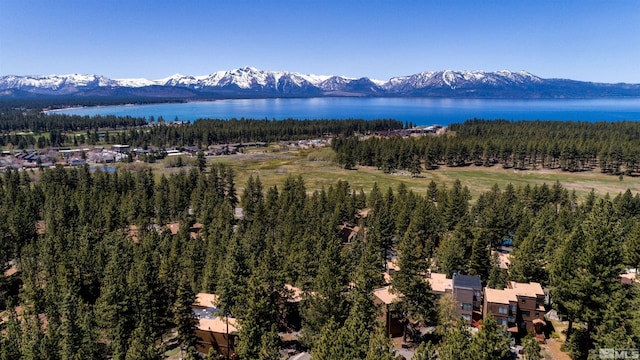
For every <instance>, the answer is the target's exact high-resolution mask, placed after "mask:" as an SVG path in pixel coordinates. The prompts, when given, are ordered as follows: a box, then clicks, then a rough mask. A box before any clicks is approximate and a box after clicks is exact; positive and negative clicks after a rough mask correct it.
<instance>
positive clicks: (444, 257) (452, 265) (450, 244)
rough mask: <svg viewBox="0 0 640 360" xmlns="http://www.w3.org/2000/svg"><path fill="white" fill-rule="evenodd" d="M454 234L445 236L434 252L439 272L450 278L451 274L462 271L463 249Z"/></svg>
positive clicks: (463, 262) (463, 261)
mask: <svg viewBox="0 0 640 360" xmlns="http://www.w3.org/2000/svg"><path fill="white" fill-rule="evenodd" d="M456 235H457V234H456V233H453V234H447V235H445V237H444V239H443V240H442V241H441V242H440V245H439V246H438V250H437V251H436V264H437V265H438V269H439V270H440V272H443V273H445V274H446V275H447V278H449V279H450V278H451V277H452V276H453V273H455V272H459V271H461V270H463V269H464V265H465V258H464V248H463V245H462V243H461V239H460V238H459V237H458V236H456Z"/></svg>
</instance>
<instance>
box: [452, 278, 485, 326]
mask: <svg viewBox="0 0 640 360" xmlns="http://www.w3.org/2000/svg"><path fill="white" fill-rule="evenodd" d="M451 283H452V286H453V298H454V299H455V300H456V304H457V305H458V306H456V310H457V312H458V314H460V316H462V317H463V318H464V319H465V320H467V322H469V323H470V324H471V323H472V322H473V321H478V320H480V319H482V305H483V291H482V282H481V281H480V276H471V275H460V274H457V273H454V274H453V277H452V279H451Z"/></svg>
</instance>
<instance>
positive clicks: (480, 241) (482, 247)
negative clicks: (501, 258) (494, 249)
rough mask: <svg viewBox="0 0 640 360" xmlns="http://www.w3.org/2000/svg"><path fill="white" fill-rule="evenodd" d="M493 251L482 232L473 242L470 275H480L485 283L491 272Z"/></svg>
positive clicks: (469, 265)
mask: <svg viewBox="0 0 640 360" xmlns="http://www.w3.org/2000/svg"><path fill="white" fill-rule="evenodd" d="M490 253H491V250H490V248H489V244H487V242H486V240H485V238H484V236H483V233H482V232H481V233H480V234H478V236H477V237H476V238H475V239H474V240H473V245H472V246H471V257H470V258H469V263H468V267H469V275H478V276H480V278H481V279H482V281H483V283H485V282H486V281H487V279H488V277H489V271H490V270H491V256H490Z"/></svg>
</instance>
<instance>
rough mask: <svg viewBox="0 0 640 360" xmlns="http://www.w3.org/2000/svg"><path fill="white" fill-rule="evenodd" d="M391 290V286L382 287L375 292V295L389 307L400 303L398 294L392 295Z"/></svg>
mask: <svg viewBox="0 0 640 360" xmlns="http://www.w3.org/2000/svg"><path fill="white" fill-rule="evenodd" d="M390 290H391V286H385V287H381V288H379V289H375V290H373V295H374V296H375V297H377V298H378V299H380V300H381V301H382V302H383V303H385V304H387V305H389V304H391V303H393V302H396V301H398V294H392V293H391V292H390Z"/></svg>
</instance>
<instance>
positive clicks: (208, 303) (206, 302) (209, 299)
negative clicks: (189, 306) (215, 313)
mask: <svg viewBox="0 0 640 360" xmlns="http://www.w3.org/2000/svg"><path fill="white" fill-rule="evenodd" d="M217 302H218V295H216V294H209V293H198V294H197V295H196V301H194V303H193V305H197V306H204V307H214V306H215V305H214V304H216V303H217Z"/></svg>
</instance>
